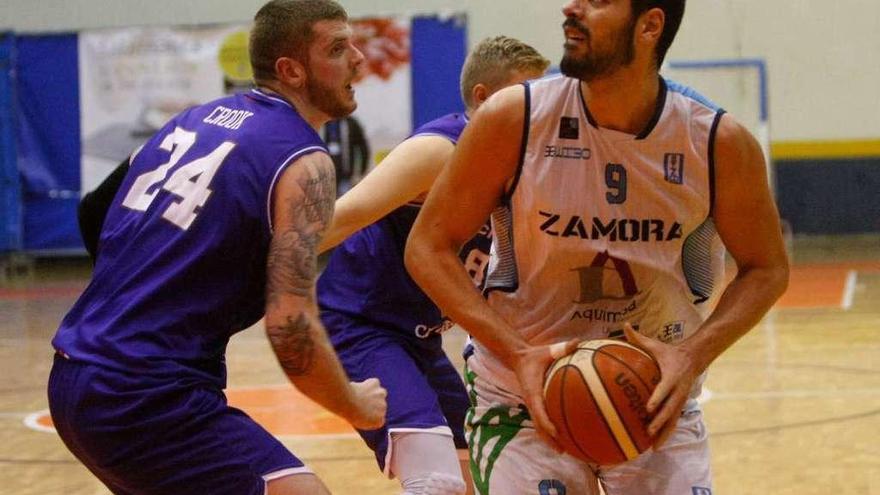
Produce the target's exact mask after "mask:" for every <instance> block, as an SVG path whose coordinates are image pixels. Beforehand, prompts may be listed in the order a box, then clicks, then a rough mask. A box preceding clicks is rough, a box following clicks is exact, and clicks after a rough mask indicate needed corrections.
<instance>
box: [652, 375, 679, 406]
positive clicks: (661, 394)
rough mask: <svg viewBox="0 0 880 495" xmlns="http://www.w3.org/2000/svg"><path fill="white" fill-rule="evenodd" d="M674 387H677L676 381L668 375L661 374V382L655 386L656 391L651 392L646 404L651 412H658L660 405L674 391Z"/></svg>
mask: <svg viewBox="0 0 880 495" xmlns="http://www.w3.org/2000/svg"><path fill="white" fill-rule="evenodd" d="M673 387H675V383H673V381H672V380H667V377H666V376H661V378H660V383H658V384H657V387H656V388H654V392H653V393H652V394H651V397H650V398H649V399H648V403H647V404H646V405H645V407H646V408H647V409H648V412H649V413H652V414H653V413H655V412H657V409H658V407H659V406H660V405H661V404H663V403H664V402H665V401H666V400H667V398H668V397H669V395H670V394H671V393H672V389H673Z"/></svg>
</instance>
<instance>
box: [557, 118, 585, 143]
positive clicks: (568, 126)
mask: <svg viewBox="0 0 880 495" xmlns="http://www.w3.org/2000/svg"><path fill="white" fill-rule="evenodd" d="M578 127H579V124H578V119H577V117H562V118H561V119H559V139H578V137H579V136H580V132H578Z"/></svg>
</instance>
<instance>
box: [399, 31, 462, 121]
mask: <svg viewBox="0 0 880 495" xmlns="http://www.w3.org/2000/svg"><path fill="white" fill-rule="evenodd" d="M411 36H412V37H411V43H412V109H413V119H412V120H413V122H412V123H413V129H416V128H418V127H419V126H421V125H422V124H424V123H426V122H430V121H432V120H434V119H436V118H437V117H441V116H443V115H445V114H447V113H451V112H462V111H464V103H463V102H462V101H461V91H460V90H459V73H460V72H461V66H462V65H464V59H465V57H466V56H467V18H466V17H465V15H464V14H459V15H455V16H451V17H448V18H441V17H416V18H414V19H413V22H412V35H411Z"/></svg>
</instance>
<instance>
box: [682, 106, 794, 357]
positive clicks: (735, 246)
mask: <svg viewBox="0 0 880 495" xmlns="http://www.w3.org/2000/svg"><path fill="white" fill-rule="evenodd" d="M715 163H716V167H715V170H716V180H715V184H716V188H715V190H716V194H715V196H716V201H715V209H714V212H713V217H714V219H715V225H716V227H717V229H718V233H719V235H720V236H721V240H722V241H723V242H724V245H725V246H726V247H727V251H728V252H729V253H730V255H731V256H732V257H733V259H734V260H735V261H736V266H737V275H736V277H735V278H734V279H733V281H731V283H730V284H729V285H728V286H727V288H726V289H725V291H724V293H723V294H722V296H721V299H720V301H719V304H718V306H717V307H716V309H715V311H714V312H713V313H712V315H711V316H710V317H709V318H708V319H707V320H706V322H705V323H704V324H703V326H702V328H701V329H700V331H699V332H697V333H696V334H695V335H694V336H693V338H691V339H689V341H688V342H687V343H686V345H687V346H688V347H689V348H691V349H692V350H693V353H694V355H696V356H698V361H697V365H698V369H699V370H700V371H702V370H704V369H706V367H708V366H709V364H710V363H711V362H712V361H714V360H715V358H717V357H718V356H719V355H720V354H721V353H722V352H723V351H724V350H726V349H727V348H728V347H730V346H731V345H733V343H734V342H736V341H737V340H738V339H739V338H740V337H742V336H743V335H745V334H746V332H748V331H749V330H751V329H752V327H754V326H755V325H756V324H758V322H759V321H760V320H761V318H762V317H763V316H764V314H765V313H767V311H768V310H769V309H770V307H771V306H773V303H775V302H776V300H777V299H779V297H780V296H781V295H782V294H783V292H785V289H786V288H787V287H788V273H789V268H788V256H787V255H786V253H785V245H784V242H783V240H782V227H781V225H780V221H779V213H778V212H777V210H776V205H775V203H774V202H773V198H772V196H771V194H770V188H769V186H768V183H767V172H766V164H765V162H764V155H763V153H762V151H761V148H760V146H759V145H758V142H757V141H756V140H755V138H754V137H752V135H751V134H749V133H748V131H746V130H745V129H744V128H743V127H742V126H741V125H740V124H738V123H736V122H735V121H734V120H733V119H731V118H729V117H727V116H725V117H723V118H722V120H721V123H720V125H719V128H718V134H717V141H716V152H715Z"/></svg>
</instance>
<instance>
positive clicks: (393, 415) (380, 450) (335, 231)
mask: <svg viewBox="0 0 880 495" xmlns="http://www.w3.org/2000/svg"><path fill="white" fill-rule="evenodd" d="M548 65H549V62H548V61H547V60H546V59H545V58H544V57H542V56H541V55H540V54H539V53H538V52H537V51H535V49H533V48H532V47H530V46H528V45H526V44H525V43H522V42H521V41H518V40H515V39H512V38H508V37H505V36H498V37H494V38H489V39H486V40H483V41H482V42H480V43H478V44H477V45H476V46H475V47H474V49H473V50H472V52H471V53H470V55H469V56H468V58H467V60H466V62H465V64H464V68H463V70H462V77H461V90H462V98H463V100H464V102H465V105H466V107H467V111H466V112H465V113H463V114H462V113H454V114H449V115H446V116H444V117H440V118H439V119H436V120H434V121H432V122H429V123H427V124H425V125H423V126H421V127H420V128H419V129H418V130H417V131H416V132H415V133H413V135H412V136H411V137H409V138H408V139H406V140H405V141H403V142H402V143H401V144H400V145H398V146H397V147H396V148H395V149H394V150H393V151H392V152H391V153H390V154H389V155H388V156H387V157H386V158H385V159H384V160H383V161H382V163H381V164H380V165H379V166H378V167H377V168H376V169H375V170H373V171H372V172H370V173H369V174H368V175H367V176H366V177H365V178H364V179H363V180H362V181H361V182H359V183H358V184H357V185H356V186H355V187H354V188H353V189H352V190H350V191H349V192H348V193H346V194H345V195H344V196H342V197H341V198H340V199H339V200H337V202H336V213H335V216H334V219H333V223H332V225H331V227H330V228H329V229H328V231H327V235H326V236H325V237H324V241H323V242H322V244H321V249H327V248H329V247H332V246H334V245H336V244H337V243H339V242H340V241H342V240H343V239H346V238H348V239H347V240H345V242H344V243H343V244H342V245H341V246H339V247H337V248H336V249H335V250H334V252H333V254H332V256H331V257H330V260H329V262H328V265H327V267H326V269H325V270H324V273H323V274H322V275H321V278H320V279H319V281H318V301H319V304H320V307H321V318H322V321H323V323H324V325H325V327H326V328H327V332H328V334H329V335H330V339H331V341H332V342H333V345H334V347H335V348H336V351H337V352H338V354H339V356H340V360H341V361H342V363H343V366H344V367H345V369H346V371H347V372H348V374H349V377H350V378H351V379H354V380H358V379H361V378H357V377H377V378H379V379H380V380H381V382H382V384H383V386H384V387H385V388H386V389H387V390H388V414H387V417H386V423H385V425H384V426H383V427H382V428H380V429H377V430H369V431H367V430H359V432H360V434H361V436H362V437H363V438H364V440H365V441H366V443H367V445H369V446H370V448H371V449H373V451H374V452H375V453H376V459H377V461H378V463H379V466H380V468H381V469H383V471H384V472H385V473H386V474H387V475H389V476H391V477H397V478H398V479H399V480H400V483H401V486H402V488H403V493H404V494H407V495H422V494H423V495H458V494H464V493H470V491H469V486H470V485H471V483H470V482H469V480H470V476H468V475H467V473H468V469H467V468H466V467H465V469H461V467H460V465H459V462H460V460H461V461H462V462H465V461H466V459H467V453H466V450H464V449H466V442H465V438H464V421H465V413H466V411H467V408H468V406H469V400H468V396H467V392H466V390H465V388H464V385H463V384H462V382H461V378H460V377H459V375H458V373H457V371H456V370H455V368H454V367H453V366H452V365H451V363H450V362H449V360H448V358H447V357H446V355H445V354H444V352H443V349H442V347H441V337H440V333H441V332H442V331H443V330H445V329H447V328H449V327H450V325H451V324H450V322H449V321H448V320H446V319H445V318H444V317H443V316H442V314H441V312H440V310H439V309H437V307H436V306H435V305H434V304H433V303H432V302H431V300H430V299H428V297H427V296H426V295H425V294H424V293H423V292H422V291H421V290H420V289H419V288H418V286H417V285H416V284H415V282H413V281H412V279H410V277H409V275H408V274H407V272H406V269H405V268H404V265H403V251H404V246H405V244H406V240H407V237H408V235H409V231H410V227H411V226H412V224H413V222H414V221H415V218H416V215H418V213H419V210H420V208H421V202H420V201H421V198H423V197H424V194H425V193H426V192H427V191H428V190H429V189H430V188H431V185H432V184H433V182H434V179H435V178H436V177H437V175H438V174H439V173H440V170H441V169H442V168H443V166H444V165H445V164H446V162H447V161H448V159H449V157H450V156H451V155H452V152H453V150H454V148H455V144H456V142H457V140H458V136H459V135H460V134H461V131H462V130H463V129H464V127H465V125H466V124H467V122H468V119H469V115H470V114H471V113H472V112H474V111H475V110H476V109H477V107H479V106H480V105H481V104H482V103H483V102H484V101H485V100H486V99H487V98H488V97H489V95H491V94H492V93H494V92H495V91H498V90H500V89H502V88H504V87H505V86H509V85H512V84H516V83H519V82H522V81H524V80H526V79H530V78H536V77H539V76H541V75H542V74H543V73H544V71H545V70H546V69H547V66H548ZM474 179H475V180H478V179H479V178H478V177H475V178H474ZM487 219H488V215H486V217H485V218H484V220H487ZM355 232H357V233H355ZM353 233H355V234H354V235H351V234H353ZM349 236H351V237H349ZM489 245H490V229H489V228H488V226H484V228H483V229H482V230H481V231H480V233H479V234H478V235H477V236H476V237H474V238H473V239H471V240H469V241H468V242H467V243H465V246H464V249H462V250H461V255H462V260H463V262H464V263H466V264H467V265H468V266H469V269H470V273H471V278H472V282H471V283H476V284H480V283H481V282H482V278H483V273H484V267H485V263H486V261H487V260H488V257H489ZM456 450H459V453H458V454H457V453H456ZM465 480H468V481H467V482H466V481H465Z"/></svg>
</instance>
